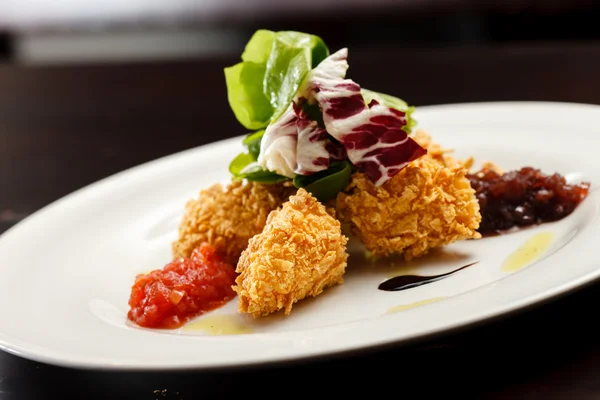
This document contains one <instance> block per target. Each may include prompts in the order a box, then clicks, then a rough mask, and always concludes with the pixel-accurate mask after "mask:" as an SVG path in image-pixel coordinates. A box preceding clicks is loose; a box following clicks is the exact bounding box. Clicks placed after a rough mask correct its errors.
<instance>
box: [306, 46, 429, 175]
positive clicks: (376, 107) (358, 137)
mask: <svg viewBox="0 0 600 400" xmlns="http://www.w3.org/2000/svg"><path fill="white" fill-rule="evenodd" d="M347 58H348V50H347V49H345V48H344V49H341V50H339V51H337V52H336V53H334V54H332V55H331V56H329V57H327V58H326V59H325V60H323V61H322V62H321V63H320V64H319V65H318V66H317V67H316V68H314V69H313V70H311V71H310V72H309V74H308V75H307V78H306V80H305V82H304V84H303V86H302V87H301V90H300V92H299V94H298V97H299V99H300V100H302V98H305V99H306V101H308V102H309V104H314V103H318V104H319V106H320V107H321V110H322V112H323V122H324V124H325V128H326V130H327V132H328V133H329V134H330V135H331V136H333V137H334V138H335V139H337V140H338V141H339V142H340V143H342V145H343V146H344V147H345V148H346V152H347V155H348V159H349V160H350V162H352V164H354V165H355V166H356V167H357V168H359V170H361V171H363V172H364V173H365V174H367V176H368V177H369V178H370V179H371V181H373V182H374V183H375V185H376V186H379V185H382V184H383V183H385V182H387V181H388V180H389V179H391V178H392V177H393V176H394V175H396V174H397V173H398V172H400V171H401V170H402V169H403V168H404V167H406V166H407V165H408V164H409V163H410V162H411V161H413V160H415V159H417V158H419V157H421V156H422V155H424V154H425V153H426V152H427V151H426V150H425V149H424V148H422V147H421V146H419V144H418V143H417V142H415V141H414V140H413V139H412V138H411V137H409V136H408V134H407V133H406V132H405V131H404V130H403V127H405V126H406V124H407V119H406V113H405V112H404V111H400V110H397V109H394V108H390V107H385V106H383V105H381V104H379V103H378V102H377V101H375V100H373V101H371V103H370V104H369V105H368V106H367V104H365V101H364V98H363V96H362V94H361V89H360V86H359V85H358V84H357V83H356V82H354V81H352V80H350V79H345V76H346V71H347V70H348V62H347Z"/></svg>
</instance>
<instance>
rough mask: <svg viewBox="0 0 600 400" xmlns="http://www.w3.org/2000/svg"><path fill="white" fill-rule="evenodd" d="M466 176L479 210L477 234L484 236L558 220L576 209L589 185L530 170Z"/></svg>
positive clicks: (584, 196)
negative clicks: (479, 219)
mask: <svg viewBox="0 0 600 400" xmlns="http://www.w3.org/2000/svg"><path fill="white" fill-rule="evenodd" d="M467 177H468V179H469V181H470V182H471V186H472V187H473V189H474V190H475V192H476V194H475V195H476V197H477V200H478V201H479V206H480V208H481V216H482V220H481V224H480V226H479V229H478V231H479V232H480V233H481V234H483V235H491V234H496V233H500V232H502V231H505V230H508V229H510V228H513V227H525V226H531V225H538V224H541V223H543V222H550V221H558V220H560V219H562V218H564V217H566V216H568V215H569V214H571V213H572V212H573V210H575V208H576V207H577V206H578V205H579V204H580V203H581V202H582V201H583V200H584V199H585V198H586V197H587V195H588V191H589V187H590V183H589V182H582V183H580V184H578V185H576V184H569V183H567V180H566V179H565V177H563V176H562V175H559V174H552V175H546V174H543V173H542V172H541V171H540V170H539V169H535V168H532V167H523V168H521V169H519V170H514V171H508V172H506V173H503V174H501V173H498V172H496V171H494V170H491V169H483V170H481V171H479V172H476V173H474V174H469V175H468V176H467Z"/></svg>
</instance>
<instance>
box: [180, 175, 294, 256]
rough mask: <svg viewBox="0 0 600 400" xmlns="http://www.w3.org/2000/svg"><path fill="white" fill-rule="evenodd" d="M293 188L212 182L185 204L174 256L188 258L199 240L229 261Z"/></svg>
mask: <svg viewBox="0 0 600 400" xmlns="http://www.w3.org/2000/svg"><path fill="white" fill-rule="evenodd" d="M294 191H295V189H294V188H293V187H290V186H289V185H286V184H261V183H255V182H242V181H238V180H234V181H232V182H231V183H230V184H228V185H226V186H225V187H224V186H223V185H221V184H220V183H218V184H215V185H213V186H211V187H209V188H207V189H204V190H202V191H201V192H200V194H199V196H198V197H197V198H196V199H192V200H189V201H188V202H187V203H186V205H185V212H184V216H183V219H182V220H181V222H180V225H179V237H178V239H177V240H176V241H175V242H173V245H172V251H173V256H174V257H175V258H178V257H188V256H189V255H190V254H191V253H192V251H193V250H194V249H195V248H196V247H197V246H199V245H200V244H201V243H202V242H207V243H210V244H212V245H213V246H215V248H216V249H217V252H218V253H220V254H222V255H224V256H225V257H226V258H227V260H228V261H229V262H231V263H233V264H235V263H237V260H238V258H239V256H240V254H241V253H242V251H243V250H244V249H245V248H246V246H247V245H248V240H249V239H250V238H251V237H252V236H254V235H256V234H257V233H260V232H261V231H262V229H263V228H264V226H265V223H266V221H267V217H268V215H269V213H270V212H271V211H272V210H274V209H276V208H277V207H279V206H281V204H283V202H284V201H286V200H287V199H288V197H289V196H290V195H291V194H292V193H293V192H294Z"/></svg>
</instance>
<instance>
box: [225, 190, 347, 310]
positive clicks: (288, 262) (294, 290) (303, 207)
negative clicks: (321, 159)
mask: <svg viewBox="0 0 600 400" xmlns="http://www.w3.org/2000/svg"><path fill="white" fill-rule="evenodd" d="M347 241H348V239H347V238H346V237H345V236H344V235H342V232H341V226H340V222H339V221H338V220H337V219H335V218H334V217H333V216H332V215H330V214H329V213H328V212H327V210H326V209H325V207H324V206H323V205H322V204H320V203H319V202H318V201H317V200H316V199H315V198H314V197H313V196H311V195H310V194H309V193H308V192H307V191H306V190H304V189H299V190H298V193H297V194H296V195H294V196H291V197H290V199H289V201H288V202H286V203H285V204H284V205H283V206H282V207H281V208H280V209H278V210H276V211H273V212H272V213H271V214H270V215H269V218H268V221H267V225H266V226H265V228H264V230H263V231H262V233H260V234H258V235H256V236H254V237H253V238H252V239H250V242H249V243H248V248H247V249H246V250H244V251H243V252H242V255H241V257H240V260H239V263H238V265H237V272H238V273H239V274H240V275H239V276H238V277H237V279H236V285H235V286H234V287H233V288H234V290H235V291H236V292H237V293H238V296H239V297H238V299H239V300H238V310H239V311H240V312H244V313H250V314H252V315H253V316H254V317H255V318H256V317H260V316H265V315H268V314H270V313H273V312H276V311H279V310H281V309H284V313H285V314H286V315H288V314H289V313H290V312H291V310H292V306H293V304H294V303H296V302H297V301H299V300H301V299H303V298H306V297H309V296H317V295H319V294H320V293H322V292H323V290H324V289H325V288H327V287H329V286H333V285H335V284H341V283H343V278H342V276H343V275H344V272H345V270H346V262H347V258H348V254H347V253H346V243H347Z"/></svg>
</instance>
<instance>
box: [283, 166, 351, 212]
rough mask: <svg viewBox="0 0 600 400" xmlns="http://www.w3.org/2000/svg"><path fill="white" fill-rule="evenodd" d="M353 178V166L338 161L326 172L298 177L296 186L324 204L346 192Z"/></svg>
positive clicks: (295, 179)
mask: <svg viewBox="0 0 600 400" xmlns="http://www.w3.org/2000/svg"><path fill="white" fill-rule="evenodd" d="M351 176H352V165H351V164H350V162H348V161H336V162H334V163H332V164H331V166H330V167H329V168H327V169H326V170H325V171H320V172H317V173H315V174H312V175H296V176H295V177H294V180H293V182H294V186H296V187H297V188H304V189H306V191H307V192H309V193H311V194H312V195H313V196H315V197H316V198H317V200H319V201H320V202H322V203H325V202H327V201H329V200H331V199H332V198H334V197H335V196H336V195H337V194H338V193H339V192H341V191H342V190H344V189H345V188H346V186H348V183H349V182H350V177H351Z"/></svg>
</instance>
